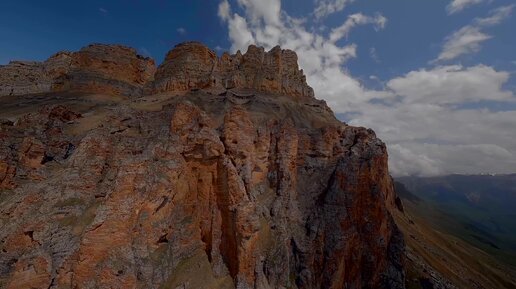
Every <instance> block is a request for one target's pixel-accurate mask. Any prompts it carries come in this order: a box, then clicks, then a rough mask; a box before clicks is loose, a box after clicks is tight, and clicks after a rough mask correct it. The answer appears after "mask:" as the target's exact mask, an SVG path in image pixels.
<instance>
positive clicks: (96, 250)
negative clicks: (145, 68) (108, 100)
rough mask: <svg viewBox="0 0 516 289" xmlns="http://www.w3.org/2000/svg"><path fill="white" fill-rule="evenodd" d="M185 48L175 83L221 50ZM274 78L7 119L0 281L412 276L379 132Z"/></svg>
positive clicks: (211, 281) (250, 283)
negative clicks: (346, 120)
mask: <svg viewBox="0 0 516 289" xmlns="http://www.w3.org/2000/svg"><path fill="white" fill-rule="evenodd" d="M195 47H197V48H199V49H201V48H202V47H201V46H195ZM191 48H192V46H191V45H190V46H188V45H187V46H186V47H182V48H180V49H186V50H188V49H191ZM177 49H178V48H176V52H171V53H170V54H169V56H168V57H167V58H170V59H176V60H174V61H178V62H182V61H185V63H196V67H192V68H191V69H190V68H188V69H186V71H187V72H188V73H185V74H184V78H181V77H175V79H183V80H181V81H178V82H175V83H172V82H171V83H170V84H169V86H168V87H169V88H173V89H177V90H178V91H179V89H184V88H186V87H188V88H190V89H191V88H192V87H196V86H195V85H193V86H191V85H190V84H188V86H183V85H186V84H187V83H197V84H196V85H198V84H199V83H203V82H202V80H203V79H204V78H203V77H204V76H203V75H205V72H206V71H207V70H206V69H205V68H206V66H205V65H204V64H206V63H208V62H209V60H210V59H214V58H213V55H212V54H211V53H209V51H207V50H202V49H201V50H199V51H197V52H195V53H194V52H189V53H186V54H185V52H184V51H177ZM251 50H252V48H251ZM202 51H204V52H202ZM259 51H263V50H259ZM259 51H258V52H256V54H253V53H254V52H251V54H249V52H248V53H247V54H249V55H248V56H246V57H250V55H259V54H260V53H259ZM274 51H276V52H274V53H272V52H269V53H268V54H269V56H267V57H272V55H283V54H284V53H286V55H288V52H283V51H281V50H279V49H276V50H274ZM171 54H172V55H171ZM193 54H195V55H196V59H195V60H192V59H188V57H186V58H185V55H193ZM262 55H265V54H262ZM283 57H284V56H281V57H280V60H278V59H276V60H278V61H280V62H277V63H282V62H285V61H286V62H288V61H293V60H292V59H294V58H293V57H287V58H285V59H284V58H283ZM181 59H182V60H181ZM185 59H186V60H185ZM267 59H269V58H267ZM270 59H272V58H270ZM287 59H290V60H287ZM85 61H86V60H85ZM246 61H247V62H246ZM246 61H244V60H242V62H241V64H242V65H241V69H242V75H244V76H245V75H252V73H255V72H250V71H251V70H252V69H251V68H252V66H251V64H250V63H251V60H246ZM221 62H222V61H221ZM257 63H259V62H255V64H256V65H258V64H257ZM262 63H263V62H262ZM178 67H180V66H174V65H171V64H170V67H167V66H163V65H162V66H161V67H160V69H158V73H157V74H156V75H157V76H158V75H161V76H164V75H169V76H171V75H177V74H178V73H184V72H185V70H184V69H177V68H178ZM221 67H222V66H221ZM271 67H272V66H271ZM175 69H177V70H175ZM263 69H265V68H260V69H258V70H255V71H264V70H263ZM271 69H272V68H271ZM220 71H223V70H220ZM228 71H229V69H228ZM245 71H249V72H245ZM273 71H276V70H274V69H273ZM298 72H299V71H298ZM99 73H100V72H99ZM124 73H128V75H132V74H130V73H129V72H124ZM167 73H169V74H167ZM210 73H211V72H210ZM260 73H261V72H260ZM271 73H272V72H271ZM291 73H293V70H292V71H290V72H289V71H288V70H280V72H279V74H277V75H278V77H280V76H281V77H284V76H282V75H292V74H291ZM213 75H216V74H213ZM219 75H223V74H219ZM259 75H260V74H254V79H255V80H256V79H258V78H259ZM169 76H167V77H165V78H168V79H170V77H169ZM187 76H188V77H192V78H191V79H190V78H187ZM124 77H125V76H124ZM273 77H274V76H273ZM273 77H272V78H273ZM289 77H290V76H289ZM126 79H127V77H126ZM163 79H164V78H163ZM246 81H247V80H246ZM156 83H160V82H159V79H158V78H157V82H156ZM245 83H250V82H245ZM253 83H254V84H255V83H257V82H253ZM261 83H263V82H261ZM254 84H253V85H254ZM245 86H247V84H245ZM235 87H242V88H244V86H237V85H235ZM266 87H267V88H266ZM270 87H276V86H274V85H272V84H271V85H269V84H268V85H267V86H262V87H261V88H258V87H255V88H254V89H256V91H260V93H257V94H256V95H254V94H249V95H238V94H233V93H226V94H214V93H212V91H211V90H199V91H192V92H188V93H185V94H184V95H179V96H177V95H170V96H168V97H165V96H156V95H152V96H149V97H143V98H141V99H138V100H137V101H127V102H122V103H120V104H118V105H116V106H110V107H109V109H104V110H102V113H101V114H100V112H99V111H98V110H100V109H99V108H98V107H96V106H92V105H88V106H85V107H84V106H79V107H82V109H83V110H82V111H78V112H75V111H73V110H71V109H70V108H67V107H64V106H47V107H44V108H42V109H39V110H37V111H33V112H31V113H29V114H26V115H24V116H22V117H20V118H18V119H17V120H16V121H15V122H10V121H2V122H0V152H1V154H0V155H1V156H2V159H0V227H1V228H2V230H0V251H1V252H2V253H1V254H0V287H2V288H53V289H57V288H239V289H244V288H260V289H262V288H263V289H265V288H357V289H358V288H404V272H403V268H402V262H403V260H402V256H403V248H404V242H403V238H402V236H401V233H400V232H399V230H398V229H397V227H396V225H395V224H394V222H393V220H392V218H391V215H390V213H389V210H391V209H393V208H394V207H395V202H394V200H395V194H394V189H393V184H392V180H391V178H390V176H389V173H388V169H387V151H386V147H385V145H384V144H383V143H382V142H381V141H380V140H379V139H378V138H376V136H375V134H374V132H373V131H371V130H368V129H365V128H356V127H351V126H347V125H346V124H343V123H341V122H339V121H338V120H337V119H335V117H334V115H333V113H332V112H331V110H329V109H328V107H327V106H326V104H325V103H324V102H322V101H319V100H316V99H315V98H310V97H300V96H301V95H296V94H294V96H290V95H284V94H283V93H286V91H287V90H285V91H284V92H283V93H281V92H280V91H276V89H279V86H277V87H276V88H274V89H272V88H271V90H270V91H268V90H267V89H269V88H270ZM281 87H282V88H281V89H282V91H283V89H286V88H284V87H283V86H281ZM247 89H251V88H250V87H247ZM159 97H161V99H162V102H161V106H156V101H157V99H160V98H159ZM239 99H245V101H237V100H239ZM97 114H98V115H97ZM1 116H2V115H1V114H0V118H1ZM98 117H103V119H102V120H101V121H98V124H99V125H97V126H93V127H91V126H87V125H85V124H87V123H90V122H91V121H92V119H94V118H98Z"/></svg>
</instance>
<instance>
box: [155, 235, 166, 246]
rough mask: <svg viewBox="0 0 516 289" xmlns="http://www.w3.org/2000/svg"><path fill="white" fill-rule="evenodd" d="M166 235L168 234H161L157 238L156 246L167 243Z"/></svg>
mask: <svg viewBox="0 0 516 289" xmlns="http://www.w3.org/2000/svg"><path fill="white" fill-rule="evenodd" d="M167 235H168V233H165V234H163V235H162V236H161V237H159V239H158V242H157V243H158V244H164V243H168V238H167Z"/></svg>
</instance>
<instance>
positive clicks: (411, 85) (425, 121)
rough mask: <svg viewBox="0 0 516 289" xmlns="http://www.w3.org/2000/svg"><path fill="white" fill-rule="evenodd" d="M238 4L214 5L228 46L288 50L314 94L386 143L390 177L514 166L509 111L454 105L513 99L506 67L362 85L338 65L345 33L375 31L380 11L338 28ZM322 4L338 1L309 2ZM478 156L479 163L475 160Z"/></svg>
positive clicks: (343, 57) (515, 144) (426, 71)
mask: <svg viewBox="0 0 516 289" xmlns="http://www.w3.org/2000/svg"><path fill="white" fill-rule="evenodd" d="M244 2H245V3H246V4H245V5H241V6H240V7H241V8H242V9H238V11H242V12H243V13H240V12H235V11H231V6H230V5H229V2H228V1H227V0H221V4H220V6H219V17H220V18H221V19H222V20H223V21H224V22H225V23H226V24H227V26H228V32H229V35H228V36H229V40H230V42H231V45H232V46H231V50H232V51H236V50H242V51H244V50H245V49H247V46H248V45H249V44H257V45H261V46H264V47H265V49H271V48H273V47H274V46H276V45H278V44H279V45H281V46H282V48H287V49H292V50H295V51H296V52H297V53H298V55H299V62H300V67H301V68H303V70H304V72H305V74H306V76H307V81H308V83H309V84H310V85H311V86H312V87H313V88H314V90H315V92H316V95H317V97H318V98H322V99H324V100H325V101H326V102H327V103H328V105H329V106H330V107H331V108H332V109H333V111H335V112H336V113H337V115H340V116H346V117H347V119H346V120H347V121H348V122H349V123H350V124H352V125H358V126H368V127H372V128H374V129H375V131H376V132H377V133H378V135H379V136H380V137H381V138H382V139H383V140H384V141H386V142H387V144H388V149H389V168H390V169H391V172H392V173H393V174H394V175H405V174H421V175H436V174H447V173H451V172H458V173H478V172H481V171H482V170H485V171H494V172H497V173H502V172H513V171H514V168H515V167H516V139H515V138H514V137H513V136H512V134H507V133H500V131H511V129H513V128H514V127H515V126H516V110H511V111H502V112H493V111H490V110H489V109H487V108H486V107H482V106H480V105H476V106H474V107H473V108H471V107H470V108H468V109H463V108H460V107H461V105H462V104H465V103H466V104H467V103H480V102H500V103H502V102H511V101H512V102H514V101H516V97H515V95H514V93H513V92H511V91H510V90H508V89H507V86H506V85H507V83H508V79H509V78H510V73H509V72H506V71H498V70H496V69H495V68H493V67H489V66H485V65H476V66H472V67H463V66H457V65H449V66H436V67H430V68H426V67H423V68H420V69H417V70H414V71H411V72H409V73H407V74H405V75H400V76H398V77H394V78H392V79H390V80H389V79H387V80H381V79H379V78H378V77H376V76H371V77H370V79H369V82H377V84H378V85H377V87H379V88H378V89H376V90H374V89H369V88H367V87H365V86H364V85H363V83H364V82H363V81H360V80H359V79H357V78H356V77H353V75H351V72H350V71H348V70H347V69H346V67H345V65H346V61H347V60H348V59H350V58H354V57H357V53H356V50H357V47H358V45H357V44H356V43H352V42H349V41H348V39H346V37H345V36H346V35H348V34H349V32H350V31H351V30H352V29H353V28H354V27H356V26H357V25H359V24H368V23H369V24H370V25H373V26H374V27H376V28H377V29H381V28H382V27H383V26H384V25H385V23H384V22H385V21H382V20H380V19H381V18H380V17H374V16H366V15H362V14H360V13H356V14H354V15H355V16H353V15H350V16H349V17H348V18H347V20H345V21H344V23H342V25H340V26H338V25H337V26H333V27H328V29H320V28H321V26H322V25H324V24H323V23H315V27H313V26H312V23H306V22H303V21H298V20H296V19H294V18H293V17H291V16H289V15H288V13H287V12H286V11H284V10H281V9H278V7H281V0H265V1H264V0H239V1H238V3H244ZM323 2H324V3H337V2H336V1H316V3H323ZM264 3H265V4H264ZM267 3H272V4H271V5H266V4H267ZM339 3H342V2H339ZM339 9H340V8H339ZM328 11H329V10H328ZM357 15H360V16H357ZM497 15H502V14H498V13H497V12H496V11H493V12H492V13H491V14H489V15H488V17H486V18H483V19H477V20H474V21H473V22H472V24H471V25H470V26H471V27H477V28H479V29H478V30H477V32H479V33H481V34H478V33H477V34H475V33H473V32H475V30H472V31H463V33H462V34H464V35H473V36H475V37H473V40H470V41H466V40H467V39H468V37H469V36H468V37H466V36H464V40H463V42H464V43H480V42H481V41H480V40H479V39H477V38H479V37H480V38H482V35H486V36H484V37H490V36H489V35H487V34H486V33H484V32H482V31H481V29H480V28H484V27H487V26H488V25H494V24H491V23H496V22H497V20H496V19H503V18H504V17H500V18H498V17H495V16H497ZM365 19H368V20H367V21H365ZM346 23H347V24H346ZM382 23H384V24H383V25H382ZM487 23H489V24H487ZM328 31H329V32H330V33H329V35H328ZM332 33H333V37H331V36H330V35H331V34H332ZM458 35H459V34H458ZM464 45H466V44H464ZM468 45H472V44H468ZM468 45H466V46H468ZM369 52H370V56H371V51H369ZM373 52H376V51H375V50H373ZM479 162H480V163H482V164H483V165H482V167H479V166H478V165H476V164H478V163H479Z"/></svg>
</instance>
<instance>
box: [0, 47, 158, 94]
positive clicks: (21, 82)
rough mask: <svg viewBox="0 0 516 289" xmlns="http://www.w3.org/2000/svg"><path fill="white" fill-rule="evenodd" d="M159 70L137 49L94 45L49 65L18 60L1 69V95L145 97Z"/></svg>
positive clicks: (63, 54)
mask: <svg viewBox="0 0 516 289" xmlns="http://www.w3.org/2000/svg"><path fill="white" fill-rule="evenodd" d="M155 71H156V68H155V64H154V60H152V59H150V58H145V57H142V56H140V55H138V54H137V53H136V50H134V49H133V48H128V47H124V46H120V45H103V44H92V45H89V46H87V47H84V48H83V49H81V50H80V51H78V52H60V53H57V54H56V55H54V56H52V57H50V58H49V59H48V60H46V61H45V62H20V61H15V62H11V63H10V64H8V65H6V66H2V67H0V96H5V95H25V94H38V93H47V92H56V91H74V92H88V93H103V94H112V95H126V96H141V95H142V93H143V87H144V85H145V84H147V83H148V82H149V81H151V80H152V79H153V77H154V73H155Z"/></svg>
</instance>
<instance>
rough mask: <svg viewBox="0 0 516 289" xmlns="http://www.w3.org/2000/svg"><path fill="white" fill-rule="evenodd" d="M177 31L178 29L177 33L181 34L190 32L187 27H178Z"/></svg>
mask: <svg viewBox="0 0 516 289" xmlns="http://www.w3.org/2000/svg"><path fill="white" fill-rule="evenodd" d="M176 31H177V33H179V34H181V35H185V34H186V33H188V31H186V29H185V28H183V27H179V28H177V29H176Z"/></svg>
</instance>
